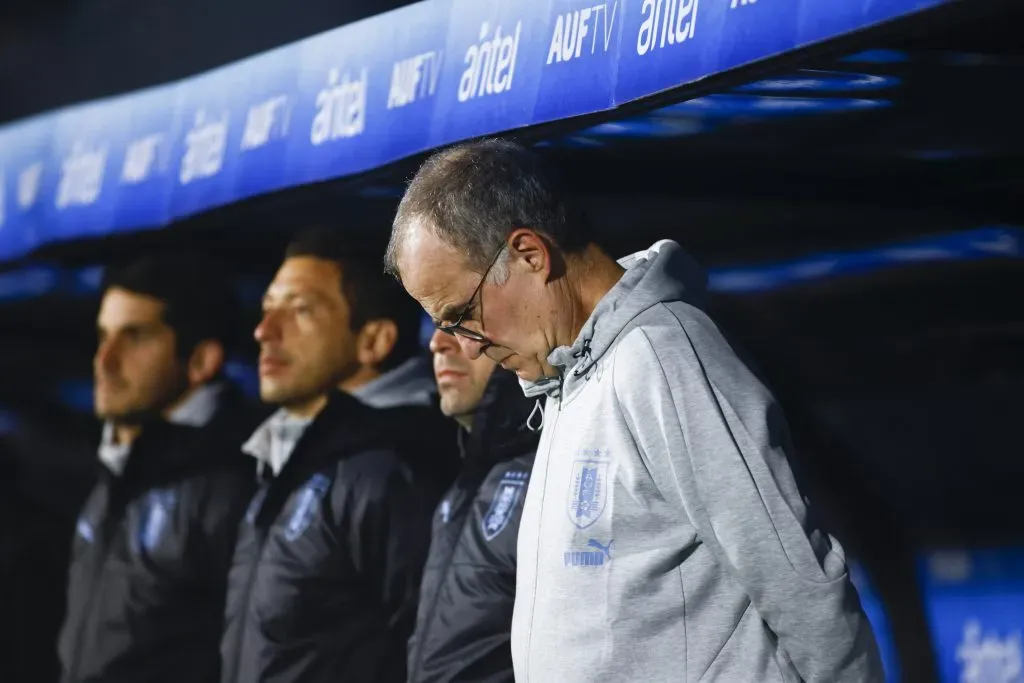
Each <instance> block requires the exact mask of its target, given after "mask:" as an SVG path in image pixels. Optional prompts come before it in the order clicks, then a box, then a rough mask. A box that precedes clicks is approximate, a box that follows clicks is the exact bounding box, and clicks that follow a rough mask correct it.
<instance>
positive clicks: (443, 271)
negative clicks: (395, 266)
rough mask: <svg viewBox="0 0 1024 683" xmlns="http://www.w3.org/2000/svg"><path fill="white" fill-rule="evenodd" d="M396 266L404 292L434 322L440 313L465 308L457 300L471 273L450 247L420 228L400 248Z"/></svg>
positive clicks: (456, 252)
mask: <svg viewBox="0 0 1024 683" xmlns="http://www.w3.org/2000/svg"><path fill="white" fill-rule="evenodd" d="M399 266H400V268H401V272H402V284H403V285H404V286H405V289H406V291H408V292H409V294H410V295H411V296H412V297H413V298H414V299H416V300H417V301H419V302H420V305H421V306H423V309H424V310H425V311H426V312H427V313H428V314H429V315H430V316H431V317H434V318H436V319H439V320H440V319H442V318H441V317H440V316H441V314H442V313H443V312H450V311H444V310H443V309H445V308H448V309H454V308H460V307H461V306H464V305H465V304H466V302H465V301H461V300H460V298H462V297H466V296H468V294H469V293H468V292H463V291H462V290H463V289H465V287H466V284H467V282H471V281H472V279H473V277H474V276H475V273H473V272H472V271H471V270H470V269H469V268H468V267H466V265H465V259H464V258H463V257H462V255H461V254H460V253H459V252H458V251H457V250H456V249H454V248H452V247H451V246H449V245H447V244H445V243H444V242H442V241H441V240H440V239H438V238H437V237H435V236H434V235H433V234H432V233H431V232H430V231H429V230H426V229H423V228H422V227H418V228H413V229H411V230H410V234H409V236H408V238H407V239H406V242H405V245H404V247H403V248H402V251H401V254H400V258H399Z"/></svg>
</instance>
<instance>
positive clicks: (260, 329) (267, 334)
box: [252, 311, 281, 343]
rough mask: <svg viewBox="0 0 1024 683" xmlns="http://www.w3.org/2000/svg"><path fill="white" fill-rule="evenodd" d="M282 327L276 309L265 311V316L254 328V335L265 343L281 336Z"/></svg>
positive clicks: (257, 339)
mask: <svg viewBox="0 0 1024 683" xmlns="http://www.w3.org/2000/svg"><path fill="white" fill-rule="evenodd" d="M280 327H281V326H280V324H279V323H278V320H277V316H276V315H275V314H274V311H264V312H263V317H262V318H261V319H260V322H259V324H258V325H257V326H256V329H255V330H253V333H252V336H253V337H254V338H255V339H256V341H258V342H260V343H263V342H265V341H269V340H270V339H275V338H277V337H279V336H281V335H280V332H281V330H280Z"/></svg>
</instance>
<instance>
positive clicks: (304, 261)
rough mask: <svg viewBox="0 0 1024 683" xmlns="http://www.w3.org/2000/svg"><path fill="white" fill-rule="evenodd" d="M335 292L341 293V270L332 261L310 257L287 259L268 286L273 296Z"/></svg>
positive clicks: (269, 293)
mask: <svg viewBox="0 0 1024 683" xmlns="http://www.w3.org/2000/svg"><path fill="white" fill-rule="evenodd" d="M333 292H337V293H338V294H339V295H340V292H341V271H340V269H339V268H338V266H337V265H336V264H335V263H333V262H332V261H325V260H323V259H317V258H310V257H296V258H290V259H288V260H286V261H285V262H284V263H283V264H282V265H281V268H280V269H278V271H277V274H276V275H275V276H274V280H273V281H272V282H271V283H270V286H269V287H267V292H266V294H267V296H268V297H271V298H275V299H277V298H280V299H286V298H294V297H300V296H325V295H329V294H331V293H333Z"/></svg>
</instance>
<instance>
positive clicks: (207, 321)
mask: <svg viewBox="0 0 1024 683" xmlns="http://www.w3.org/2000/svg"><path fill="white" fill-rule="evenodd" d="M114 287H116V288H118V289H123V290H125V291H128V292H131V293H133V294H141V295H144V296H149V297H152V298H154V299H156V300H158V301H160V302H161V303H163V305H164V313H163V320H164V322H165V323H166V324H167V325H168V326H169V327H170V328H171V329H172V330H174V336H175V352H176V354H177V355H178V357H179V358H183V359H184V358H188V357H189V356H190V355H192V352H193V351H194V350H195V348H196V346H198V345H199V343H200V342H203V341H208V340H212V341H217V342H220V343H221V345H223V346H224V347H225V349H227V347H229V346H230V345H231V342H232V335H233V334H235V333H236V328H237V324H236V323H237V321H238V311H239V307H238V302H237V300H236V298H235V295H234V290H233V289H232V288H231V283H230V281H229V280H228V279H227V277H226V276H225V275H224V274H223V268H221V267H218V266H217V264H214V263H213V262H212V261H210V260H209V259H206V258H205V257H203V256H200V255H198V254H186V253H171V254H161V255H159V256H146V257H143V258H140V259H137V260H135V261H132V262H130V263H127V264H121V265H114V266H112V267H108V268H107V269H106V270H105V271H104V274H103V282H102V285H101V289H102V292H103V293H104V294H106V292H107V291H108V290H109V289H111V288H114Z"/></svg>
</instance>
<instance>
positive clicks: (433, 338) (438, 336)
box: [429, 330, 459, 353]
mask: <svg viewBox="0 0 1024 683" xmlns="http://www.w3.org/2000/svg"><path fill="white" fill-rule="evenodd" d="M429 348H430V352H431V353H451V352H453V351H456V352H457V351H459V340H458V339H456V338H455V337H453V336H452V335H450V334H448V333H447V332H442V331H441V330H434V334H432V335H430V344H429Z"/></svg>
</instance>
